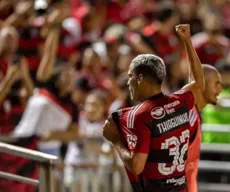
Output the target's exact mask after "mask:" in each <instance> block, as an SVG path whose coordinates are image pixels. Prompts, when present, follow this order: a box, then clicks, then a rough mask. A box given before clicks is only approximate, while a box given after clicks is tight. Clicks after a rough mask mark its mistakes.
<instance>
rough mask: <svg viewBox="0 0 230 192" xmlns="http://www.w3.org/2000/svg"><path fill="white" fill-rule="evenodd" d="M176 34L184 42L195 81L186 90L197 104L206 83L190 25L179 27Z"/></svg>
mask: <svg viewBox="0 0 230 192" xmlns="http://www.w3.org/2000/svg"><path fill="white" fill-rule="evenodd" d="M176 32H177V34H178V35H179V37H180V38H181V40H182V41H183V42H184V46H185V48H186V52H187V55H188V61H189V66H190V71H191V74H192V76H193V81H192V82H191V83H188V84H187V85H186V86H185V87H184V88H185V89H189V90H191V91H192V92H193V95H194V97H195V100H196V103H197V102H199V98H200V97H201V94H202V92H203V90H204V88H205V81H204V74H203V69H202V66H201V62H200V60H199V58H198V56H197V54H196V51H195V49H194V47H193V44H192V40H191V33H190V25H188V24H185V25H177V26H176Z"/></svg>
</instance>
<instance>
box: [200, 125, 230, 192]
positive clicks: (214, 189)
mask: <svg viewBox="0 0 230 192" xmlns="http://www.w3.org/2000/svg"><path fill="white" fill-rule="evenodd" d="M202 131H212V132H224V133H229V132H230V125H217V124H214V125H213V124H203V125H202ZM201 152H202V153H204V154H205V153H206V154H207V153H214V154H216V155H221V154H225V155H230V144H221V143H202V144H201ZM199 171H205V172H207V173H209V172H214V173H215V172H217V173H219V172H221V173H224V174H228V173H230V163H229V162H226V161H213V160H200V163H199ZM198 186H199V191H202V192H229V191H230V185H229V184H226V183H210V182H208V183H205V182H199V185H198Z"/></svg>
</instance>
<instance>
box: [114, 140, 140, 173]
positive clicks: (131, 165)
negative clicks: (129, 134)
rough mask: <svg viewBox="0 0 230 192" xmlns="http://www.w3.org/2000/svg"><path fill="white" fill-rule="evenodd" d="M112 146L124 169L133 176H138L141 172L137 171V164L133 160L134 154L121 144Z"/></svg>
mask: <svg viewBox="0 0 230 192" xmlns="http://www.w3.org/2000/svg"><path fill="white" fill-rule="evenodd" d="M113 145H114V147H115V149H116V151H117V152H118V154H119V156H120V158H121V160H122V162H123V163H124V165H125V167H126V168H128V169H129V170H130V171H131V172H132V173H134V174H135V175H139V174H140V172H141V171H140V170H139V167H138V166H136V165H137V164H136V162H135V159H134V153H132V152H131V151H130V150H129V149H127V148H126V147H125V146H124V144H123V143H122V142H119V143H116V144H113Z"/></svg>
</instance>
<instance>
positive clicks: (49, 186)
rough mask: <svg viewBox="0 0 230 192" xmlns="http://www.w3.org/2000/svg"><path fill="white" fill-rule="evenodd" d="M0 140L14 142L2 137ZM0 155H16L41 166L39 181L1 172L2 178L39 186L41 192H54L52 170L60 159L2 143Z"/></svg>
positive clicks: (0, 144) (0, 176)
mask: <svg viewBox="0 0 230 192" xmlns="http://www.w3.org/2000/svg"><path fill="white" fill-rule="evenodd" d="M0 140H1V141H3V140H5V141H6V140H7V141H12V140H13V139H10V138H8V139H6V138H5V139H3V138H2V137H1V138H0ZM0 153H6V154H10V155H15V156H19V157H24V158H27V159H31V160H34V161H35V162H36V163H38V164H39V165H40V166H39V181H38V180H35V179H30V178H27V177H22V176H19V175H14V174H10V173H6V172H1V171H0V178H5V179H10V180H15V181H19V182H23V183H28V184H32V185H35V186H38V188H39V192H54V185H53V174H52V170H53V165H54V163H55V161H57V159H58V158H57V157H56V156H53V155H48V154H45V153H41V152H37V151H33V150H30V149H25V148H22V147H17V146H14V145H10V144H6V143H1V142H0Z"/></svg>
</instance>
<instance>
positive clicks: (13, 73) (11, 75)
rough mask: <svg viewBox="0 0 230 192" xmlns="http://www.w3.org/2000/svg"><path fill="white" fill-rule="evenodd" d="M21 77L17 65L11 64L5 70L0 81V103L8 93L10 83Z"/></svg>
mask: <svg viewBox="0 0 230 192" xmlns="http://www.w3.org/2000/svg"><path fill="white" fill-rule="evenodd" d="M20 78H21V72H20V69H19V67H18V66H17V65H13V66H11V67H10V68H9V70H8V71H7V74H6V76H5V77H4V78H3V80H2V81H1V82H0V104H1V103H2V102H3V101H4V100H5V98H6V97H7V95H8V94H9V92H10V90H11V87H12V85H13V84H14V83H15V82H16V81H17V80H19V79H20Z"/></svg>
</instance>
